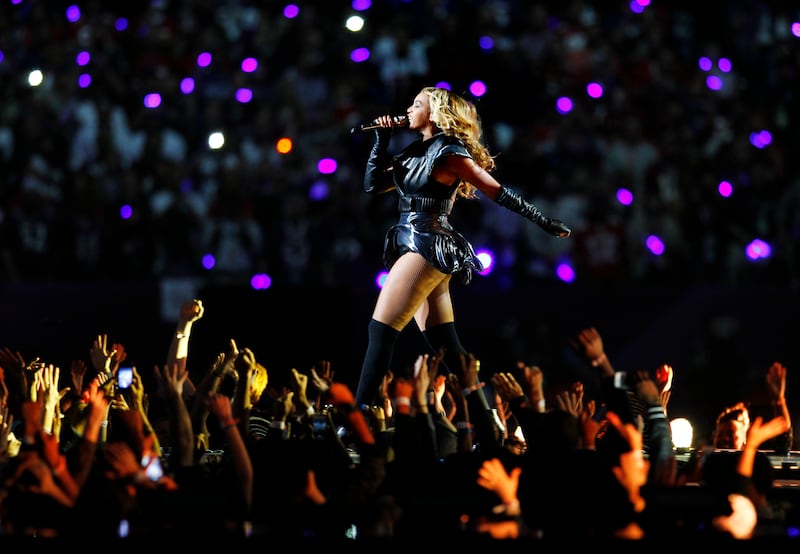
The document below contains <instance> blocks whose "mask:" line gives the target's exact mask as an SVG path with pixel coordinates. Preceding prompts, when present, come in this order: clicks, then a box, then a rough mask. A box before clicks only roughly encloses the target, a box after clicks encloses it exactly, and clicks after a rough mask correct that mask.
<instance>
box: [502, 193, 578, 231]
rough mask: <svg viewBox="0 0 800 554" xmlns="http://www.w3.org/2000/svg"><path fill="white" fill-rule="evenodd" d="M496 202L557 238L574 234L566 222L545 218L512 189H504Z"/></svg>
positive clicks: (537, 209)
mask: <svg viewBox="0 0 800 554" xmlns="http://www.w3.org/2000/svg"><path fill="white" fill-rule="evenodd" d="M494 201H495V202H497V203H498V204H500V205H501V206H503V207H504V208H508V209H509V210H511V211H512V212H517V213H518V214H520V215H521V216H523V217H525V218H526V219H529V220H531V221H533V222H534V223H535V224H536V225H538V226H539V227H541V228H542V229H544V230H545V231H546V232H548V233H550V234H551V235H553V236H555V237H561V238H563V237H568V236H569V235H570V234H571V233H572V230H571V229H570V228H569V227H567V226H566V225H565V224H564V222H562V221H560V220H558V219H551V218H549V217H545V216H544V214H542V212H540V211H539V208H537V207H536V206H534V205H533V204H531V203H530V202H528V201H527V200H525V199H524V198H522V196H520V195H519V194H518V193H516V192H514V191H512V190H511V189H508V188H506V187H502V188H501V189H500V193H499V194H498V195H497V198H495V200H494Z"/></svg>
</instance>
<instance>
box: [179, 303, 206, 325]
mask: <svg viewBox="0 0 800 554" xmlns="http://www.w3.org/2000/svg"><path fill="white" fill-rule="evenodd" d="M205 311H206V309H205V307H204V306H203V301H202V300H199V299H197V298H193V299H191V300H188V301H186V302H184V303H183V304H182V305H181V311H180V313H179V314H178V323H180V324H184V323H194V322H195V321H197V320H198V319H200V318H202V317H203V315H204V314H205Z"/></svg>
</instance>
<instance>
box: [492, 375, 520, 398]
mask: <svg viewBox="0 0 800 554" xmlns="http://www.w3.org/2000/svg"><path fill="white" fill-rule="evenodd" d="M492 386H493V387H494V390H495V392H497V394H499V395H500V398H502V399H503V400H504V401H505V402H511V401H512V400H516V399H517V398H520V397H521V396H525V392H524V391H523V390H522V385H520V384H519V382H518V381H517V379H516V378H515V377H514V375H512V374H511V373H508V372H506V373H504V372H498V373H495V374H494V375H493V376H492Z"/></svg>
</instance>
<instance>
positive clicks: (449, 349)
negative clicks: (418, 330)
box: [423, 321, 467, 375]
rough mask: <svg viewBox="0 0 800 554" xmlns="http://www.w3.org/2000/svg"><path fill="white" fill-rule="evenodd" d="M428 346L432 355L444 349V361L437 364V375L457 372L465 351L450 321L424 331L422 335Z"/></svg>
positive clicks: (454, 325) (454, 326)
mask: <svg viewBox="0 0 800 554" xmlns="http://www.w3.org/2000/svg"><path fill="white" fill-rule="evenodd" d="M423 335H424V336H425V339H426V340H427V341H428V344H430V345H431V348H432V349H433V352H434V354H437V355H438V354H439V349H440V348H444V349H445V353H444V360H442V363H441V364H439V373H444V374H445V375H446V374H448V373H452V372H453V370H459V369H460V367H461V358H460V356H461V355H462V354H466V353H467V349H466V348H464V346H463V345H462V344H461V341H460V340H459V339H458V333H456V324H455V323H453V322H452V321H451V322H450V323H441V324H439V325H435V326H433V327H431V328H430V329H426V330H425V332H424V333H423Z"/></svg>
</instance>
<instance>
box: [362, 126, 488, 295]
mask: <svg viewBox="0 0 800 554" xmlns="http://www.w3.org/2000/svg"><path fill="white" fill-rule="evenodd" d="M379 142H380V141H379ZM376 147H377V145H376ZM379 150H380V149H379V148H376V149H374V150H373V155H372V156H371V158H373V157H374V158H379V157H380V152H379ZM450 155H455V156H464V157H469V156H470V155H469V152H468V151H467V149H466V147H465V146H464V143H463V142H462V141H461V140H459V139H458V138H455V137H450V136H447V135H445V134H444V133H439V134H436V135H434V136H433V137H432V138H430V139H428V140H427V141H422V140H419V141H415V142H413V143H411V144H410V145H408V146H407V147H406V148H405V149H404V150H403V151H402V152H400V153H399V154H398V155H396V156H395V157H394V158H392V160H391V166H392V171H391V172H390V173H391V176H392V183H393V184H394V187H395V188H396V190H397V191H398V193H399V194H400V199H399V203H398V208H399V210H400V219H399V221H398V223H397V224H396V225H393V226H392V227H390V228H389V230H388V231H387V233H386V238H385V240H384V248H383V262H384V264H385V265H386V267H387V268H391V267H392V265H393V264H394V262H395V261H397V259H398V258H399V257H400V256H401V255H403V254H405V253H406V252H409V251H410V252H417V253H419V254H421V255H422V256H423V257H424V258H425V259H426V260H427V262H428V263H430V264H431V265H432V266H433V267H435V268H436V269H438V270H439V271H441V272H442V273H447V274H452V275H454V276H457V277H458V278H459V279H460V280H461V281H462V282H463V283H469V282H470V281H471V280H472V272H473V271H481V270H482V269H483V265H482V264H481V262H480V260H479V259H478V257H477V256H476V255H475V250H474V249H473V248H472V245H471V244H470V243H469V241H467V239H466V238H464V236H462V235H461V233H459V232H458V231H456V230H455V229H454V228H453V227H452V226H451V225H450V222H449V221H448V219H447V216H448V215H449V214H450V212H451V210H452V209H453V204H454V203H455V198H456V191H457V188H456V186H455V185H456V184H457V183H453V184H452V185H449V186H448V185H444V184H442V183H440V182H439V181H436V180H435V179H433V177H432V176H431V172H432V170H433V168H434V166H435V165H436V163H437V162H438V161H439V160H440V159H441V158H442V156H450ZM376 161H377V160H376V159H372V160H371V162H373V163H375V162H376ZM372 185H374V183H370V181H369V171H368V178H367V180H366V181H365V190H367V191H368V192H372V190H373V189H374V187H373V186H372Z"/></svg>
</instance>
